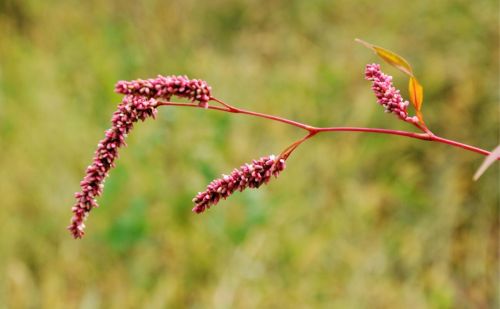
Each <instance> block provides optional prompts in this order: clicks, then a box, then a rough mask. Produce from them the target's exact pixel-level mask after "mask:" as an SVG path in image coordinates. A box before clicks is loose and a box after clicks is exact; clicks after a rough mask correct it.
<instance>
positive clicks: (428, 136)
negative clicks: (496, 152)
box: [158, 98, 500, 160]
mask: <svg viewBox="0 0 500 309" xmlns="http://www.w3.org/2000/svg"><path fill="white" fill-rule="evenodd" d="M212 101H216V102H218V103H220V104H222V105H223V107H219V106H211V105H209V106H207V107H202V106H199V105H198V104H196V103H177V102H158V106H184V107H194V108H206V109H212V110H217V111H222V112H226V113H234V114H244V115H250V116H255V117H259V118H265V119H270V120H274V121H279V122H282V123H286V124H289V125H292V126H294V127H297V128H301V129H303V130H306V131H308V132H309V134H308V135H307V136H306V137H304V138H303V139H302V140H300V141H298V142H296V143H297V145H295V144H296V143H294V144H292V145H290V147H289V148H287V149H286V150H285V152H286V151H289V153H288V155H290V154H291V152H292V151H293V150H295V149H296V148H297V147H298V146H299V145H300V144H301V143H302V142H303V141H305V140H307V139H309V138H311V137H312V136H314V135H316V134H318V133H322V132H367V133H378V134H388V135H399V136H405V137H409V138H415V139H420V140H425V141H432V142H437V143H441V144H447V145H450V146H454V147H458V148H462V149H465V150H468V151H472V152H476V153H479V154H482V155H486V156H487V155H489V154H490V152H489V151H487V150H484V149H481V148H478V147H475V146H471V145H468V144H464V143H460V142H457V141H454V140H450V139H446V138H442V137H439V136H437V135H434V134H432V133H430V131H429V132H427V133H414V132H407V131H399V130H391V129H380V128H362V127H325V128H320V127H314V126H310V125H307V124H304V123H300V122H297V121H293V120H290V119H286V118H282V117H279V116H273V115H268V114H263V113H257V112H253V111H248V110H244V109H241V108H236V107H233V106H231V105H229V104H227V103H224V102H223V101H221V100H218V99H215V98H212ZM288 155H287V156H288ZM497 160H500V158H499V159H497Z"/></svg>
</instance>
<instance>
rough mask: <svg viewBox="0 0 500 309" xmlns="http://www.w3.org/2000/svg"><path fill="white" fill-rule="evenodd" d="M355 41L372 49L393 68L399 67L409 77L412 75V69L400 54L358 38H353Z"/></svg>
mask: <svg viewBox="0 0 500 309" xmlns="http://www.w3.org/2000/svg"><path fill="white" fill-rule="evenodd" d="M355 41H356V42H358V43H360V44H363V45H364V46H365V47H367V48H369V49H371V50H373V51H374V52H375V53H376V54H377V55H378V56H379V57H380V58H382V59H383V60H384V61H386V62H387V63H389V64H390V65H392V66H394V67H395V68H397V69H399V70H400V71H402V72H403V73H405V74H407V75H408V76H410V77H413V69H412V68H411V65H410V64H409V63H408V61H406V59H405V58H403V57H401V56H400V55H398V54H396V53H395V52H392V51H390V50H388V49H385V48H383V47H380V46H377V45H373V44H371V43H368V42H365V41H363V40H360V39H355Z"/></svg>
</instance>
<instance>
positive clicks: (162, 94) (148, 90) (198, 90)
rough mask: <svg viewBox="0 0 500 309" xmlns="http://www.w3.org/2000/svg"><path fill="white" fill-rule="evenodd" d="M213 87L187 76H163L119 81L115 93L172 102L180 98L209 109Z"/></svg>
mask: <svg viewBox="0 0 500 309" xmlns="http://www.w3.org/2000/svg"><path fill="white" fill-rule="evenodd" d="M211 91H212V87H210V86H209V85H208V84H207V82H206V81H204V80H201V79H189V78H188V77H187V76H185V75H184V76H175V75H172V76H162V75H158V77H157V78H151V79H146V80H143V79H137V80H133V81H119V82H118V83H117V84H116V86H115V92H117V93H121V94H134V95H140V96H145V97H148V98H155V99H165V100H167V101H168V100H170V98H171V97H172V96H178V97H182V98H186V99H189V100H191V101H193V102H194V101H197V102H198V104H199V105H200V106H203V107H205V108H206V107H208V101H209V100H210V98H211Z"/></svg>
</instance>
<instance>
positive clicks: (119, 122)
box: [68, 95, 157, 238]
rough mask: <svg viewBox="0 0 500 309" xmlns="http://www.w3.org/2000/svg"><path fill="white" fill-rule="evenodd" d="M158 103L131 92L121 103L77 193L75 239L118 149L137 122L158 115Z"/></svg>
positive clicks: (70, 227) (100, 190) (80, 232)
mask: <svg viewBox="0 0 500 309" xmlns="http://www.w3.org/2000/svg"><path fill="white" fill-rule="evenodd" d="M156 106H157V102H156V100H155V99H154V98H149V99H148V98H144V97H138V96H133V95H127V96H125V97H124V98H123V101H122V103H121V104H120V105H118V109H117V111H116V112H115V113H114V114H113V118H112V119H111V123H112V127H111V128H110V129H109V130H107V131H106V136H105V137H104V139H102V140H101V141H100V142H99V144H98V145H97V150H96V152H95V155H94V160H93V162H92V164H91V165H89V166H88V167H87V171H86V175H85V177H84V178H83V180H82V181H81V182H80V187H81V191H80V192H77V193H75V198H76V204H75V205H74V206H73V208H72V211H73V218H72V219H71V224H70V226H68V230H70V231H71V234H73V237H74V238H81V237H82V236H83V235H84V229H85V224H84V221H85V219H86V218H87V216H88V213H89V212H90V211H91V210H92V208H94V207H98V205H97V202H96V200H95V199H96V198H97V197H98V196H100V195H101V194H102V189H103V186H104V180H105V179H106V177H107V176H108V172H109V170H110V169H111V168H113V167H114V166H115V160H116V159H117V158H118V148H120V147H121V146H125V145H126V144H125V137H126V136H127V134H128V133H129V132H130V130H132V128H133V126H134V123H135V122H137V121H139V120H142V121H144V120H145V119H146V118H148V117H153V118H154V117H155V116H156V113H157V110H156Z"/></svg>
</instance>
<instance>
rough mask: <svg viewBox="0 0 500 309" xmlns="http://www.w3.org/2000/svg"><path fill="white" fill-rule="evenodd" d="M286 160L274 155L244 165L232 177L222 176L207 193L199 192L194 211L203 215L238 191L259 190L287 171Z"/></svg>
mask: <svg viewBox="0 0 500 309" xmlns="http://www.w3.org/2000/svg"><path fill="white" fill-rule="evenodd" d="M285 167H286V165H285V160H284V159H282V158H280V157H276V156H274V155H270V156H266V157H262V158H260V159H258V160H253V161H252V163H251V164H244V165H242V166H241V167H240V168H239V169H234V170H233V172H232V173H231V174H230V175H222V177H221V178H218V179H215V180H213V181H212V182H211V183H210V184H209V185H208V186H207V188H206V190H205V191H203V192H199V193H198V195H196V197H195V198H194V199H193V202H194V204H195V206H194V208H193V211H194V212H196V213H202V212H204V211H205V210H206V209H207V208H210V207H211V206H214V205H217V203H218V202H219V201H220V199H221V198H222V199H226V198H228V197H229V196H230V195H232V194H233V193H234V192H235V191H236V190H239V191H243V190H245V189H246V188H259V187H260V186H261V185H262V184H265V183H267V182H269V180H270V179H271V176H275V177H278V175H279V174H280V173H281V171H283V170H284V169H285Z"/></svg>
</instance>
